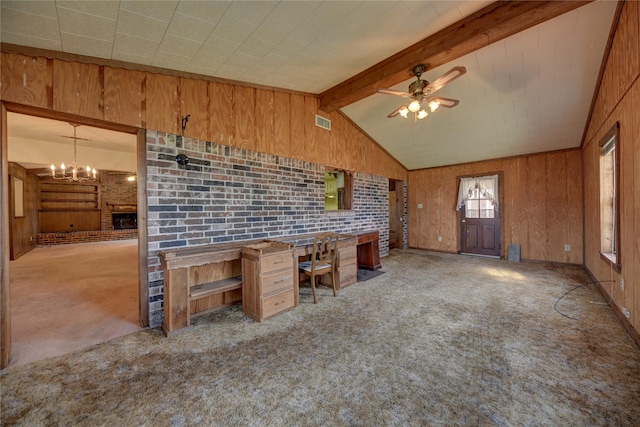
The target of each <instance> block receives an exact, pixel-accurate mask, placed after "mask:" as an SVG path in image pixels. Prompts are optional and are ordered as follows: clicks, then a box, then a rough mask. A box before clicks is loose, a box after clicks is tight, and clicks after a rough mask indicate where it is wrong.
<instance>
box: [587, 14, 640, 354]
mask: <svg viewBox="0 0 640 427" xmlns="http://www.w3.org/2000/svg"><path fill="white" fill-rule="evenodd" d="M638 77H640V4H639V3H637V2H634V1H627V2H625V3H624V5H623V8H622V12H621V14H620V21H619V23H618V26H617V29H616V32H615V34H614V38H613V42H612V45H611V51H610V54H609V56H608V59H607V63H606V68H605V71H604V74H603V77H602V84H601V86H600V89H599V91H598V93H597V97H596V103H595V105H594V109H593V115H592V118H591V121H590V122H589V124H588V128H587V132H586V139H585V141H584V145H583V152H582V157H583V164H584V188H585V200H584V217H585V262H584V263H585V266H586V267H587V269H588V270H589V271H590V272H591V274H592V275H593V276H595V278H596V279H597V280H600V281H601V282H602V288H603V290H604V291H605V292H606V293H607V294H609V296H610V297H611V298H612V299H613V307H614V310H616V311H617V312H620V311H621V310H622V309H623V308H626V309H628V310H629V312H630V313H631V316H630V318H629V319H628V321H629V323H630V325H631V327H632V328H633V330H634V331H635V333H633V330H632V335H634V338H636V341H637V342H638V343H640V341H638V337H640V213H639V212H640V114H639V113H638V112H639V111H640V81H639V80H638ZM616 122H619V123H620V139H619V140H618V141H617V142H616V149H617V150H620V165H619V167H620V183H619V184H620V252H621V264H622V271H621V273H620V274H618V273H617V272H616V271H615V269H611V268H610V265H609V263H608V262H606V261H604V260H603V259H602V258H601V257H600V193H599V188H600V150H599V142H600V140H601V139H602V138H603V136H604V135H605V134H606V132H607V131H608V130H609V129H610V128H611V127H612V126H613V125H614V124H615V123H616ZM621 279H624V290H622V288H621V286H620V283H621ZM610 280H615V283H610V282H607V281H610ZM620 316H621V315H620ZM623 323H626V321H625V322H623Z"/></svg>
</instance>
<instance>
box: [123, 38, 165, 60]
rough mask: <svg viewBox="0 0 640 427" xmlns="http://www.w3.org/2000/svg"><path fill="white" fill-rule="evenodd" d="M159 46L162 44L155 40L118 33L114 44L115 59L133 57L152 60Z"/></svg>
mask: <svg viewBox="0 0 640 427" xmlns="http://www.w3.org/2000/svg"><path fill="white" fill-rule="evenodd" d="M159 46H160V42H157V41H154V40H148V39H141V38H138V37H134V36H130V35H127V34H122V33H117V34H116V37H115V40H114V43H113V53H114V59H115V56H116V55H133V56H138V57H144V58H149V59H152V58H153V57H154V55H155V53H156V51H157V50H158V47H159ZM147 63H148V62H145V64H147Z"/></svg>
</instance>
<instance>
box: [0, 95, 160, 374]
mask: <svg viewBox="0 0 640 427" xmlns="http://www.w3.org/2000/svg"><path fill="white" fill-rule="evenodd" d="M8 112H13V113H19V114H26V115H29V116H35V117H42V118H46V119H51V120H59V121H66V122H74V123H79V124H83V125H87V126H93V127H99V128H103V129H108V130H112V131H116V132H122V133H129V134H135V135H136V136H137V150H136V157H137V163H136V164H137V172H136V173H137V181H136V185H137V197H138V200H137V206H138V208H137V211H138V287H139V321H140V326H142V327H147V326H149V274H148V262H147V258H148V237H147V191H146V188H147V172H146V171H147V168H146V156H147V154H146V153H147V151H146V131H145V130H144V129H141V128H137V127H134V126H130V125H121V124H118V123H112V122H106V121H103V120H98V119H92V118H87V117H82V116H76V115H72V114H68V113H62V112H57V111H51V110H47V109H43V108H38V107H32V106H27V105H22V104H17V103H13V102H6V101H0V130H1V132H0V193H1V194H0V197H1V199H0V200H1V201H2V206H9V205H8V202H9V182H8V181H9V180H8V177H9V161H8V158H7V157H8V146H9V144H8V139H7V113H8ZM9 227H10V226H9V212H8V209H7V208H4V207H3V208H2V209H0V237H1V238H2V244H1V245H0V369H4V368H6V367H7V366H9V362H10V360H11V296H10V272H9V232H10V228H9Z"/></svg>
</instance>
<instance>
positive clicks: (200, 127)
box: [179, 78, 210, 141]
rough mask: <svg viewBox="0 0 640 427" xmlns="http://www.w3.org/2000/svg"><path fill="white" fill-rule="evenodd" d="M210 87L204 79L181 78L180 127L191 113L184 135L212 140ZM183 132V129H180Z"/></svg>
mask: <svg viewBox="0 0 640 427" xmlns="http://www.w3.org/2000/svg"><path fill="white" fill-rule="evenodd" d="M208 95H209V87H208V82H206V81H204V80H194V79H184V78H183V79H180V116H179V119H180V127H181V128H182V120H183V118H184V117H186V116H187V115H189V121H188V122H187V124H186V128H185V130H184V136H188V137H190V138H196V139H201V140H205V141H210V135H209V96H208ZM179 132H180V134H182V129H180V130H179Z"/></svg>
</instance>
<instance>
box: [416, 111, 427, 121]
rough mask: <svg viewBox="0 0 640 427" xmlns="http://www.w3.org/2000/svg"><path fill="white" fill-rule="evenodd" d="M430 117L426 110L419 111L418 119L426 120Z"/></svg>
mask: <svg viewBox="0 0 640 427" xmlns="http://www.w3.org/2000/svg"><path fill="white" fill-rule="evenodd" d="M428 115H429V113H427V111H426V110H420V111H418V119H424V118H425V117H427V116H428Z"/></svg>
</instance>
